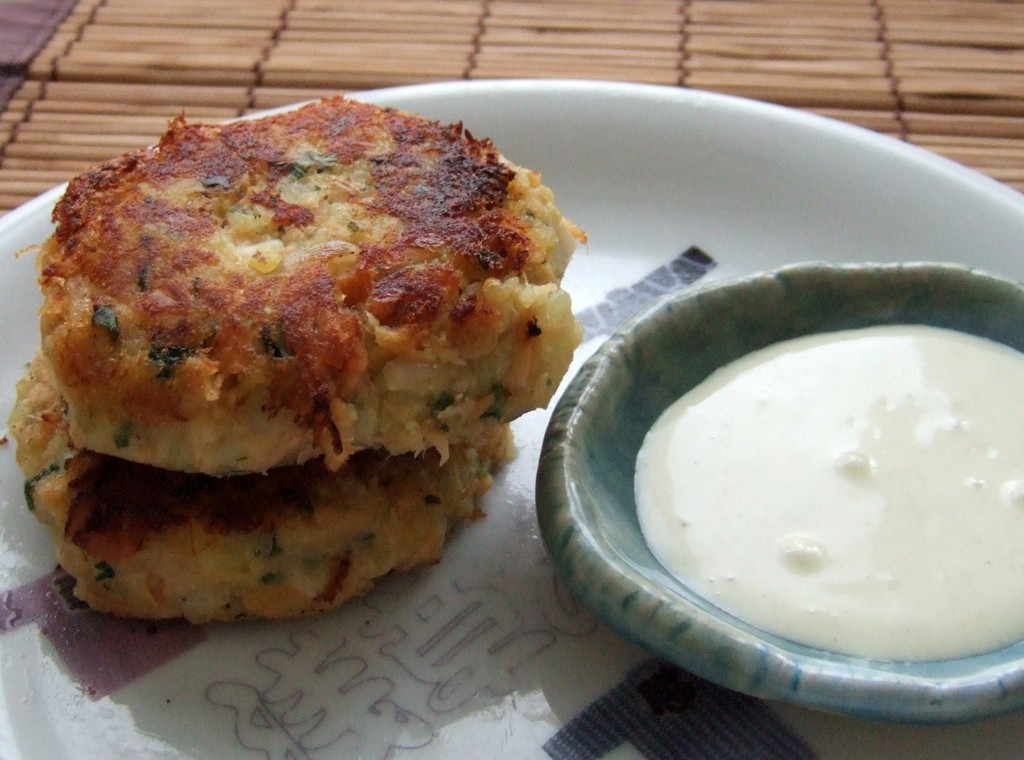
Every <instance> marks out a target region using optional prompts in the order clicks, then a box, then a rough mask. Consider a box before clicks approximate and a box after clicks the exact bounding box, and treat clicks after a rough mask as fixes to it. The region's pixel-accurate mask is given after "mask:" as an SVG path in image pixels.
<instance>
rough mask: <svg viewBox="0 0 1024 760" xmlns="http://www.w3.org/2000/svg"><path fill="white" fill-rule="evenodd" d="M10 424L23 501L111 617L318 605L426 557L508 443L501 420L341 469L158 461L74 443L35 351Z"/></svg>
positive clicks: (278, 613)
mask: <svg viewBox="0 0 1024 760" xmlns="http://www.w3.org/2000/svg"><path fill="white" fill-rule="evenodd" d="M10 427H11V431H12V433H13V434H14V437H15V440H16V442H17V457H18V461H19V464H20V465H21V467H22V469H23V470H24V472H25V475H26V484H25V494H26V498H27V500H28V505H29V508H30V509H31V510H33V511H34V513H35V515H36V517H38V518H39V519H40V521H41V522H43V523H44V524H45V525H46V526H47V527H48V528H49V530H50V531H51V533H52V535H53V538H54V544H55V547H56V550H57V555H58V559H59V561H60V562H61V564H62V565H63V566H64V567H65V569H66V570H67V571H68V572H69V573H70V574H71V575H72V576H73V577H74V578H75V579H76V580H77V585H76V594H77V595H78V596H79V597H80V598H82V599H83V600H84V601H86V602H88V603H89V604H91V605H92V606H93V607H95V608H96V609H99V610H102V611H108V612H113V613H115V614H118V615H121V616H130V617H147V618H166V617H182V616H183V617H187V618H188V619H190V620H192V621H194V622H204V621H208V620H226V621H233V620H239V619H244V618H251V617H287V616H294V615H305V614H313V613H316V612H321V611H323V610H326V609H330V608H333V607H336V606H338V605H339V604H341V603H342V602H344V601H346V600H347V599H350V598H352V597H354V596H357V595H359V594H362V593H365V592H366V591H367V590H369V588H371V587H372V585H373V583H374V581H375V580H376V579H377V578H379V577H380V576H381V575H384V574H385V573H387V572H390V571H392V570H406V569H409V568H412V567H415V566H418V565H423V564H428V563H432V562H436V561H437V560H438V559H440V557H441V553H442V549H443V545H444V542H445V539H446V537H447V536H448V534H449V532H450V530H451V528H452V527H453V526H454V525H455V524H457V523H458V522H459V521H460V520H462V519H465V518H467V517H470V516H472V515H473V514H474V513H477V512H478V508H477V506H476V500H477V499H478V498H479V497H480V496H481V495H482V494H483V493H484V492H485V491H486V490H487V489H488V488H489V486H490V484H491V475H490V469H491V468H492V467H494V466H495V465H497V464H500V463H501V462H503V461H505V460H506V459H507V457H508V456H509V454H510V453H511V438H510V432H509V430H508V426H507V425H503V426H497V427H495V428H493V429H492V430H491V431H490V432H489V434H488V437H487V439H486V440H481V441H478V446H477V447H457V448H455V449H453V451H452V455H451V457H450V458H449V459H448V461H447V462H445V463H444V464H442V463H441V462H440V461H439V457H438V455H437V452H435V451H430V452H427V453H426V454H425V455H423V456H421V457H416V456H413V455H409V454H407V455H402V456H388V455H386V454H385V453H383V452H381V451H370V450H367V451H362V452H359V453H358V454H355V455H353V456H352V457H351V458H350V459H349V460H348V462H347V463H346V466H345V467H344V468H343V469H342V470H341V471H339V472H329V471H328V470H327V469H326V468H325V467H324V464H323V461H322V460H316V461H313V462H309V463H307V464H305V465H296V466H292V467H280V468H276V469H275V470H273V471H272V472H270V473H269V474H267V475H259V474H250V475H238V476H235V477H230V478H216V477H211V476H207V475H201V474H186V473H181V472H174V471H170V470H163V469H158V468H154V467H149V466H147V465H140V464H137V463H134V462H129V461H126V460H123V459H119V458H117V457H110V456H104V455H101V454H95V453H92V452H78V451H75V450H74V449H73V448H71V447H70V444H69V441H68V438H67V420H66V418H65V415H64V413H63V410H62V408H61V403H60V399H59V397H58V395H57V394H56V392H55V390H54V388H53V385H52V375H51V373H50V372H49V368H48V367H47V365H46V363H45V361H44V360H43V359H42V358H41V357H37V359H36V360H35V361H34V362H33V364H32V366H31V367H30V369H29V372H28V374H27V375H26V377H25V378H24V379H23V380H22V381H21V383H20V384H19V387H18V400H17V405H16V407H15V410H14V413H13V414H12V417H11V420H10Z"/></svg>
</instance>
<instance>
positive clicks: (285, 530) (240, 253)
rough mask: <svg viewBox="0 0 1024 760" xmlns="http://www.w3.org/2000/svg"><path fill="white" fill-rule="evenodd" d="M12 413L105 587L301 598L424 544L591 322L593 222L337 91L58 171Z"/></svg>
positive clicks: (184, 612) (429, 545) (512, 169)
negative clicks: (575, 298) (33, 331)
mask: <svg viewBox="0 0 1024 760" xmlns="http://www.w3.org/2000/svg"><path fill="white" fill-rule="evenodd" d="M54 221H55V222H56V225H57V226H56V231H55V233H54V235H53V236H52V237H51V238H50V239H49V240H48V241H47V242H46V243H45V244H44V245H43V247H42V249H41V251H40V254H39V258H38V266H39V272H40V284H41V287H42V291H43V298H44V301H43V307H42V310H41V319H40V324H41V335H42V343H41V349H40V352H39V355H38V356H37V358H36V359H35V360H34V362H33V363H32V365H31V367H30V368H29V371H28V373H27V374H26V376H25V378H24V379H23V380H22V381H21V383H20V384H19V388H18V402H17V406H16V408H15V410H14V412H13V414H12V417H11V431H12V433H13V434H14V436H15V438H16V439H17V442H18V450H17V455H18V461H19V464H20V465H21V467H22V469H23V470H24V472H25V475H26V478H27V480H26V486H25V493H26V500H27V502H28V505H29V508H30V509H33V510H34V512H35V514H36V515H37V517H39V519H40V520H41V521H42V522H43V523H44V524H45V525H47V526H48V527H49V528H50V530H51V531H52V533H53V536H54V539H55V544H56V547H57V552H58V557H59V560H60V562H61V564H62V565H63V566H64V567H65V569H66V570H67V571H68V572H69V573H71V574H72V575H73V576H74V577H75V578H76V581H77V584H76V593H77V594H78V595H79V596H80V597H81V598H82V599H83V600H84V601H86V602H87V603H89V604H90V605H91V606H93V607H94V608H97V609H101V610H107V611H111V612H114V613H116V614H119V615H125V616H137V617H153V618H159V617H177V616H184V617H186V618H188V619H190V620H193V621H197V622H198V621H206V620H235V619H240V618H245V617H254V616H258V617H279V616H291V615H298V614H308V613H313V612H317V611H320V610H324V609H328V608H330V607H333V606H336V605H337V604H339V603H341V602H342V601H344V600H345V599H347V598H350V597H352V596H354V595H357V594H360V593H363V592H365V591H366V590H367V589H368V588H369V587H370V585H371V584H372V582H373V580H374V579H375V578H377V577H379V576H381V575H383V574H385V573H387V572H389V571H390V570H392V569H405V568H409V567H413V566H415V565H419V564H423V563H427V562H433V561H436V560H437V559H438V558H439V557H440V555H441V551H442V547H443V544H444V541H445V537H446V536H447V535H448V533H449V531H450V529H451V527H452V526H453V525H454V524H455V523H457V522H458V521H459V520H461V519H462V518H464V517H466V516H469V515H471V514H473V512H474V510H475V509H476V506H475V505H476V502H477V499H478V498H479V496H480V495H481V494H482V493H483V492H485V491H486V490H487V488H488V487H489V485H490V483H491V472H492V470H493V468H494V467H495V466H497V465H498V464H500V463H501V462H502V461H504V460H505V459H506V458H507V457H508V456H509V455H510V453H511V437H510V433H509V426H508V423H509V422H510V421H511V420H512V419H514V418H516V417H517V416H519V415H521V414H522V413H524V412H526V411H529V410H531V409H534V408H538V407H541V406H544V405H546V404H547V403H548V402H549V401H550V399H551V396H552V394H553V393H554V391H555V389H556V387H557V386H558V383H559V381H560V380H561V378H562V376H563V375H564V373H565V371H566V369H567V368H568V365H569V362H570V361H571V358H572V354H573V352H574V350H575V348H576V346H577V345H578V343H579V340H580V328H579V325H578V324H577V322H576V320H575V319H574V318H573V316H572V310H571V304H570V299H569V296H568V295H567V294H566V293H565V292H564V291H563V290H562V289H561V287H560V281H561V278H562V275H563V273H564V271H565V268H566V266H567V264H568V261H569V257H570V255H571V253H572V251H573V249H574V248H575V244H576V242H577V240H580V239H582V234H581V233H580V232H579V230H577V229H576V228H575V227H574V226H573V225H572V223H571V222H569V221H568V220H566V219H565V218H563V217H562V215H561V214H560V212H559V211H558V209H557V207H556V206H555V203H554V198H553V195H552V193H551V191H550V190H549V189H548V188H547V187H546V186H544V185H543V184H542V182H541V179H540V177H539V175H538V174H537V173H536V172H532V171H529V170H526V169H523V168H520V167H517V166H515V165H513V164H511V163H510V162H508V161H507V160H505V159H504V158H503V157H502V156H501V155H500V154H499V153H498V152H497V150H496V149H495V147H494V146H493V145H492V144H491V143H490V142H489V141H487V140H478V139H475V138H474V137H473V136H472V135H470V134H469V133H467V132H466V131H465V130H463V129H462V127H461V126H460V125H443V124H439V123H436V122H432V121H428V120H426V119H423V118H421V117H418V116H414V115H411V114H408V113H403V112H400V111H395V110H390V109H383V108H378V107H375V106H371V105H366V104H362V103H358V102H355V101H351V100H348V99H344V98H332V99H327V100H323V101H319V102H316V103H313V104H310V105H307V106H304V107H302V108H299V109H297V110H293V111H288V112H285V113H281V114H276V115H272V116H268V117H265V118H263V119H259V120H250V121H239V122H234V123H231V124H226V125H216V126H214V125H203V124H188V123H186V122H185V121H184V120H181V119H179V120H177V121H175V122H174V123H172V124H171V125H170V127H169V129H168V131H167V132H166V134H165V135H164V136H163V138H162V139H161V141H160V142H159V144H158V145H156V146H154V147H152V148H150V149H146V150H143V151H139V152H136V153H131V154H128V155H126V156H124V157H122V158H120V159H117V160H115V161H112V162H109V163H107V164H105V165H102V166H100V167H98V168H97V169H95V170H93V171H90V172H88V173H86V174H84V175H82V176H80V177H78V178H76V179H75V180H73V181H72V182H71V183H70V185H69V187H68V189H67V192H66V193H65V195H64V197H63V198H62V200H61V201H60V202H59V203H58V204H57V206H56V208H55V210H54Z"/></svg>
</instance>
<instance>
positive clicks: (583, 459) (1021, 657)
mask: <svg viewBox="0 0 1024 760" xmlns="http://www.w3.org/2000/svg"><path fill="white" fill-rule="evenodd" d="M896 323H919V324H928V325H934V326H937V327H947V328H952V329H956V330H960V331H963V332H968V333H973V334H976V335H980V336H984V337H988V338H992V339H994V340H997V341H1000V342H1002V343H1005V344H1007V345H1010V346H1013V347H1014V348H1017V349H1020V350H1024V288H1022V286H1021V285H1019V284H1018V283H1016V282H1013V281H1010V280H1006V279H1003V278H1000V277H996V276H993V275H989V274H985V273H981V272H978V271H973V270H969V269H965V268H962V267H959V266H955V265H946V264H928V263H915V264H878V265H870V264H866V265H845V266H843V265H828V264H800V265H794V266H791V267H786V268H783V269H779V270H776V271H772V272H767V273H764V274H758V275H753V276H748V277H744V278H741V279H736V280H729V281H722V282H718V283H713V284H710V285H708V286H705V287H701V288H695V289H690V290H685V291H680V292H677V293H673V294H670V295H669V296H666V297H664V298H663V300H661V301H660V302H658V303H656V304H655V305H654V306H652V307H651V308H649V309H647V310H646V311H644V312H642V313H640V314H638V315H637V316H635V317H633V318H632V319H631V320H630V321H629V322H627V323H626V324H625V325H624V326H623V327H622V328H621V329H620V330H618V332H616V333H615V335H613V336H612V337H611V338H610V339H609V340H608V341H607V342H606V343H605V344H604V345H603V346H601V347H600V348H599V349H598V351H597V352H596V353H595V354H594V356H593V357H591V358H590V359H589V360H588V361H587V362H586V363H585V364H584V365H583V367H582V368H581V370H580V372H579V374H578V375H577V376H576V377H575V378H574V379H573V380H572V382H571V384H570V385H569V386H568V388H567V390H566V392H565V393H564V394H563V396H562V397H561V398H560V400H559V401H558V403H557V405H556V407H555V409H554V413H553V416H552V418H551V422H550V425H549V427H548V430H547V433H546V436H545V440H544V447H543V450H542V453H541V460H540V468H539V471H538V478H537V512H538V518H539V522H540V529H541V533H542V535H543V538H544V541H545V544H546V546H547V549H548V552H549V553H550V555H551V557H552V559H553V561H554V564H555V567H556V568H557V570H558V572H559V574H560V575H561V577H562V579H563V580H564V582H565V583H566V584H567V586H568V588H569V590H570V591H571V593H572V594H573V595H574V596H575V597H577V599H578V600H579V601H580V602H581V603H582V604H583V605H584V606H585V607H587V608H589V609H590V610H591V611H593V612H594V613H596V614H597V616H598V617H600V618H601V619H602V620H604V621H605V622H606V623H607V624H608V625H609V626H611V627H612V628H614V629H616V630H618V631H619V632H620V633H622V634H623V635H625V636H626V637H628V638H630V639H632V640H634V641H636V642H637V643H639V644H640V645H642V646H644V647H646V648H648V649H649V650H651V651H653V652H655V653H657V654H658V655H661V656H662V657H664V658H666V659H668V660H671V661H673V662H675V663H676V664H678V665H680V666H681V667H683V668H686V669H687V670H689V671H691V672H692V673H694V674H696V675H699V676H702V677H704V678H706V679H708V680H711V681H714V682H716V683H719V684H721V685H723V686H726V687H729V688H732V689H736V690H738V691H742V692H746V693H748V694H753V695H756V696H759V697H764V698H769V699H777V700H785V701H790V702H795V703H799V704H803V705H807V706H811V707H815V708H818V709H823V710H829V711H834V712H840V713H845V714H852V715H857V716H862V717H868V718H875V719H883V720H893V721H912V722H925V723H941V722H953V721H964V720H970V719H975V718H981V717H985V716H990V715H995V714H999V713H1004V712H1009V711H1011V710H1015V709H1019V708H1021V707H1022V706H1024V641H1022V642H1020V643H1018V644H1014V645H1012V646H1009V647H1007V648H1005V649H1001V650H999V651H994V652H989V653H985V654H981V655H977V656H972V657H965V658H961V659H953V660H942V661H912V662H892V661H881V660H866V659H859V658H856V657H850V656H846V655H840V654H835V653H832V652H828V651H823V650H820V649H816V648H813V647H808V646H803V645H800V644H796V643H793V642H791V641H788V640H786V639H784V638H781V637H779V636H776V635H772V634H769V633H766V632H764V631H762V630H759V629H758V628H756V627H754V626H751V625H748V624H746V623H744V622H743V621H741V620H739V619H737V618H735V617H733V616H731V615H729V614H727V613H725V612H723V611H722V610H720V609H718V608H717V607H715V606H714V605H713V604H711V603H709V602H708V601H706V600H705V599H703V598H702V597H700V596H699V595H697V594H695V593H694V592H692V591H691V590H690V589H689V588H687V587H686V586H685V585H683V584H682V583H680V582H679V581H678V580H676V579H675V578H673V576H671V575H670V574H669V573H668V572H667V571H665V570H664V569H663V568H662V566H661V565H660V564H659V562H658V561H657V560H656V559H655V557H654V556H653V555H652V553H651V551H650V550H649V549H648V547H647V544H646V543H645V541H644V538H643V535H642V534H641V532H640V526H639V523H638V521H637V516H636V504H635V502H634V498H633V474H634V467H635V462H636V455H637V451H638V449H639V447H640V444H641V443H642V441H643V438H644V435H645V434H646V432H647V430H648V428H650V426H651V425H652V424H653V423H654V421H655V420H656V419H657V418H658V416H659V415H660V414H661V413H662V411H664V410H665V409H666V408H667V407H668V406H669V405H670V404H671V403H672V402H673V401H675V400H676V399H677V398H679V396H681V395H682V394H683V393H685V392H686V391H687V390H689V389H691V388H692V387H694V386H695V385H696V384H697V383H699V382H700V381H701V380H703V379H704V378H705V377H707V376H708V375H709V374H710V373H711V372H712V371H713V370H715V369H716V368H717V367H719V366H721V365H723V364H726V363H728V362H730V361H732V360H734V359H736V358H738V357H740V356H742V355H743V354H746V353H748V352H750V351H754V350H756V349H759V348H762V347H764V346H766V345H768V344H770V343H775V342H778V341H781V340H785V339H789V338H795V337H798V336H800V335H806V334H809V333H817V332H826V331H831V330H842V329H848V328H855V327H865V326H870V325H879V324H896Z"/></svg>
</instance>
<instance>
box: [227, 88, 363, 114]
mask: <svg viewBox="0 0 1024 760" xmlns="http://www.w3.org/2000/svg"><path fill="white" fill-rule="evenodd" d="M345 93H346V91H345V90H340V89H338V88H333V87H323V88H319V89H315V88H303V87H257V88H256V90H255V91H254V92H253V94H252V106H251V108H249V109H248V111H247V112H248V113H254V112H259V111H266V110H269V109H271V108H280V107H281V106H290V105H292V104H294V103H302V102H305V101H307V100H313V99H315V98H322V97H328V96H331V95H344V94H345Z"/></svg>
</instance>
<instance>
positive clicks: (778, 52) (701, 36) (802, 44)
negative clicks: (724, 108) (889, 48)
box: [686, 30, 882, 60]
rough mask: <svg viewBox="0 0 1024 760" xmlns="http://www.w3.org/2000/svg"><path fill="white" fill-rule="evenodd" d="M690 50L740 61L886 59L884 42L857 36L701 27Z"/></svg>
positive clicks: (688, 44)
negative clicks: (717, 30)
mask: <svg viewBox="0 0 1024 760" xmlns="http://www.w3.org/2000/svg"><path fill="white" fill-rule="evenodd" d="M686 51H687V53H689V54H690V55H691V56H694V55H699V54H702V53H704V54H710V55H724V56H729V57H732V58H735V59H740V60H742V59H746V58H755V59H761V60H772V59H776V58H788V59H793V60H801V59H811V60H815V59H831V58H837V57H839V58H858V59H864V60H882V44H881V43H880V42H878V41H877V40H862V39H857V38H852V39H851V38H844V39H829V40H824V39H822V38H821V37H820V36H819V37H812V38H808V37H796V36H788V35H786V36H782V35H772V36H770V37H765V36H764V35H763V34H758V33H757V32H756V31H748V32H743V33H741V32H734V33H732V34H727V35H725V34H723V35H718V34H707V33H705V31H704V30H701V31H700V33H694V34H690V35H688V36H687V40H686Z"/></svg>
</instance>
